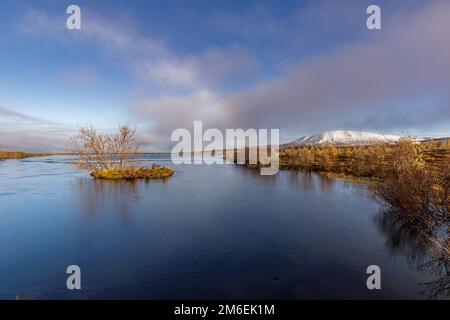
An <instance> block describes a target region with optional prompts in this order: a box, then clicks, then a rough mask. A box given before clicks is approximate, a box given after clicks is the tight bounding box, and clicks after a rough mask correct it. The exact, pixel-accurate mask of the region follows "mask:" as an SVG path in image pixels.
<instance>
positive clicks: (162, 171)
mask: <svg viewBox="0 0 450 320" xmlns="http://www.w3.org/2000/svg"><path fill="white" fill-rule="evenodd" d="M171 175H173V170H172V169H170V168H168V167H165V166H163V167H160V166H152V167H150V168H136V167H131V168H120V167H113V168H109V169H103V170H96V171H93V172H92V173H91V176H93V177H94V178H97V179H110V180H116V179H124V180H133V179H162V178H167V177H170V176H171Z"/></svg>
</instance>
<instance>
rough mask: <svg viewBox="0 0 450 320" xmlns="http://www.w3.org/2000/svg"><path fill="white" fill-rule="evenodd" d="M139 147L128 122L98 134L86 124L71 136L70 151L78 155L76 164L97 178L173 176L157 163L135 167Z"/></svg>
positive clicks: (168, 169) (169, 169)
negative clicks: (108, 132)
mask: <svg viewBox="0 0 450 320" xmlns="http://www.w3.org/2000/svg"><path fill="white" fill-rule="evenodd" d="M139 149H140V146H139V143H138V139H137V135H136V129H133V128H131V127H129V126H128V125H121V126H119V130H118V132H116V133H112V134H101V133H98V132H97V130H96V129H94V128H93V127H91V126H87V127H81V128H80V129H79V132H78V134H77V135H76V136H74V137H72V139H71V150H70V152H71V153H72V154H74V155H77V156H78V157H79V160H77V161H76V162H75V166H76V167H77V168H79V169H83V170H87V171H89V172H90V175H91V176H92V177H94V178H96V179H107V180H135V179H164V178H168V177H170V176H172V175H173V173H174V172H173V170H172V169H171V168H169V167H166V166H161V165H159V164H152V166H151V167H141V166H138V160H137V157H138V156H139V155H140V152H139Z"/></svg>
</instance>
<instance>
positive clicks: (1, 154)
mask: <svg viewBox="0 0 450 320" xmlns="http://www.w3.org/2000/svg"><path fill="white" fill-rule="evenodd" d="M47 155H48V154H43V153H42V154H41V153H25V152H11V151H0V160H4V159H24V158H30V157H44V156H47Z"/></svg>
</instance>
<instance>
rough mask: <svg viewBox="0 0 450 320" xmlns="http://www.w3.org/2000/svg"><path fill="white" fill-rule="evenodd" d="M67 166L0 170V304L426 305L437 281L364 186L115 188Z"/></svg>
mask: <svg viewBox="0 0 450 320" xmlns="http://www.w3.org/2000/svg"><path fill="white" fill-rule="evenodd" d="M165 157H167V156H158V157H157V158H159V160H160V161H161V160H163V158H165ZM149 158H150V157H148V158H147V159H145V161H144V162H143V163H144V164H150V163H151V162H150V160H149ZM70 161H71V159H70V158H69V157H46V158H34V159H26V160H7V161H3V162H0V298H2V299H14V298H15V296H16V292H19V295H20V297H21V298H23V299H42V298H47V299H53V298H58V299H59V298H61V299H66V298H151V299H175V298H177V299H178V298H194V299H195V298H206V299H210V298H234V299H239V298H275V299H278V298H283V299H315V298H380V297H382V298H426V297H427V296H428V295H429V294H430V290H429V289H428V287H427V286H425V285H423V284H421V283H424V282H429V281H432V280H436V279H438V278H439V276H440V275H439V273H437V274H430V273H432V271H434V272H438V270H437V271H436V270H428V269H425V270H421V271H419V270H418V266H419V265H420V264H422V263H423V262H425V261H426V259H427V257H426V255H424V251H423V250H422V248H420V247H419V246H418V245H417V241H416V240H417V239H416V237H415V235H414V234H411V233H410V232H408V231H407V230H405V229H400V228H399V227H398V226H397V225H396V224H395V223H394V222H392V221H389V220H387V219H386V217H384V216H383V214H382V210H381V208H380V206H379V205H378V204H377V203H376V202H375V201H374V200H373V199H372V198H371V196H370V194H369V193H368V192H367V191H366V189H365V187H364V186H358V185H353V184H349V183H345V182H341V181H335V180H330V179H325V178H322V177H319V176H316V175H307V174H301V173H294V172H280V173H279V174H278V175H277V176H274V177H268V176H260V175H259V174H258V172H257V171H252V170H248V169H243V168H239V167H235V166H232V165H221V166H219V165H216V166H208V165H196V166H194V165H184V166H173V167H174V169H175V175H174V176H173V177H171V178H169V179H168V180H165V181H149V182H145V181H139V182H135V183H131V182H122V183H117V182H108V181H95V180H93V179H92V178H90V177H89V176H87V175H85V174H84V173H82V172H79V171H76V170H73V169H72V168H71V166H70ZM167 164H169V165H171V163H167ZM71 264H76V265H79V266H80V267H81V272H82V290H81V291H77V292H73V291H69V290H67V289H66V278H67V275H66V268H67V266H68V265H71ZM371 264H376V265H379V266H380V267H381V271H382V290H378V291H369V290H368V289H367V288H366V279H367V276H368V275H367V274H366V268H367V266H369V265H371ZM441 276H442V274H441Z"/></svg>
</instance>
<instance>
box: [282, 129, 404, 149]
mask: <svg viewBox="0 0 450 320" xmlns="http://www.w3.org/2000/svg"><path fill="white" fill-rule="evenodd" d="M400 138H401V136H398V135H390V134H388V135H383V134H378V133H372V132H362V131H344V130H336V131H326V132H323V133H320V134H314V135H310V136H304V137H301V138H300V139H297V140H294V141H292V142H289V143H286V144H284V145H283V146H282V147H295V146H307V145H368V144H374V143H396V142H398V140H399V139H400Z"/></svg>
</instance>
